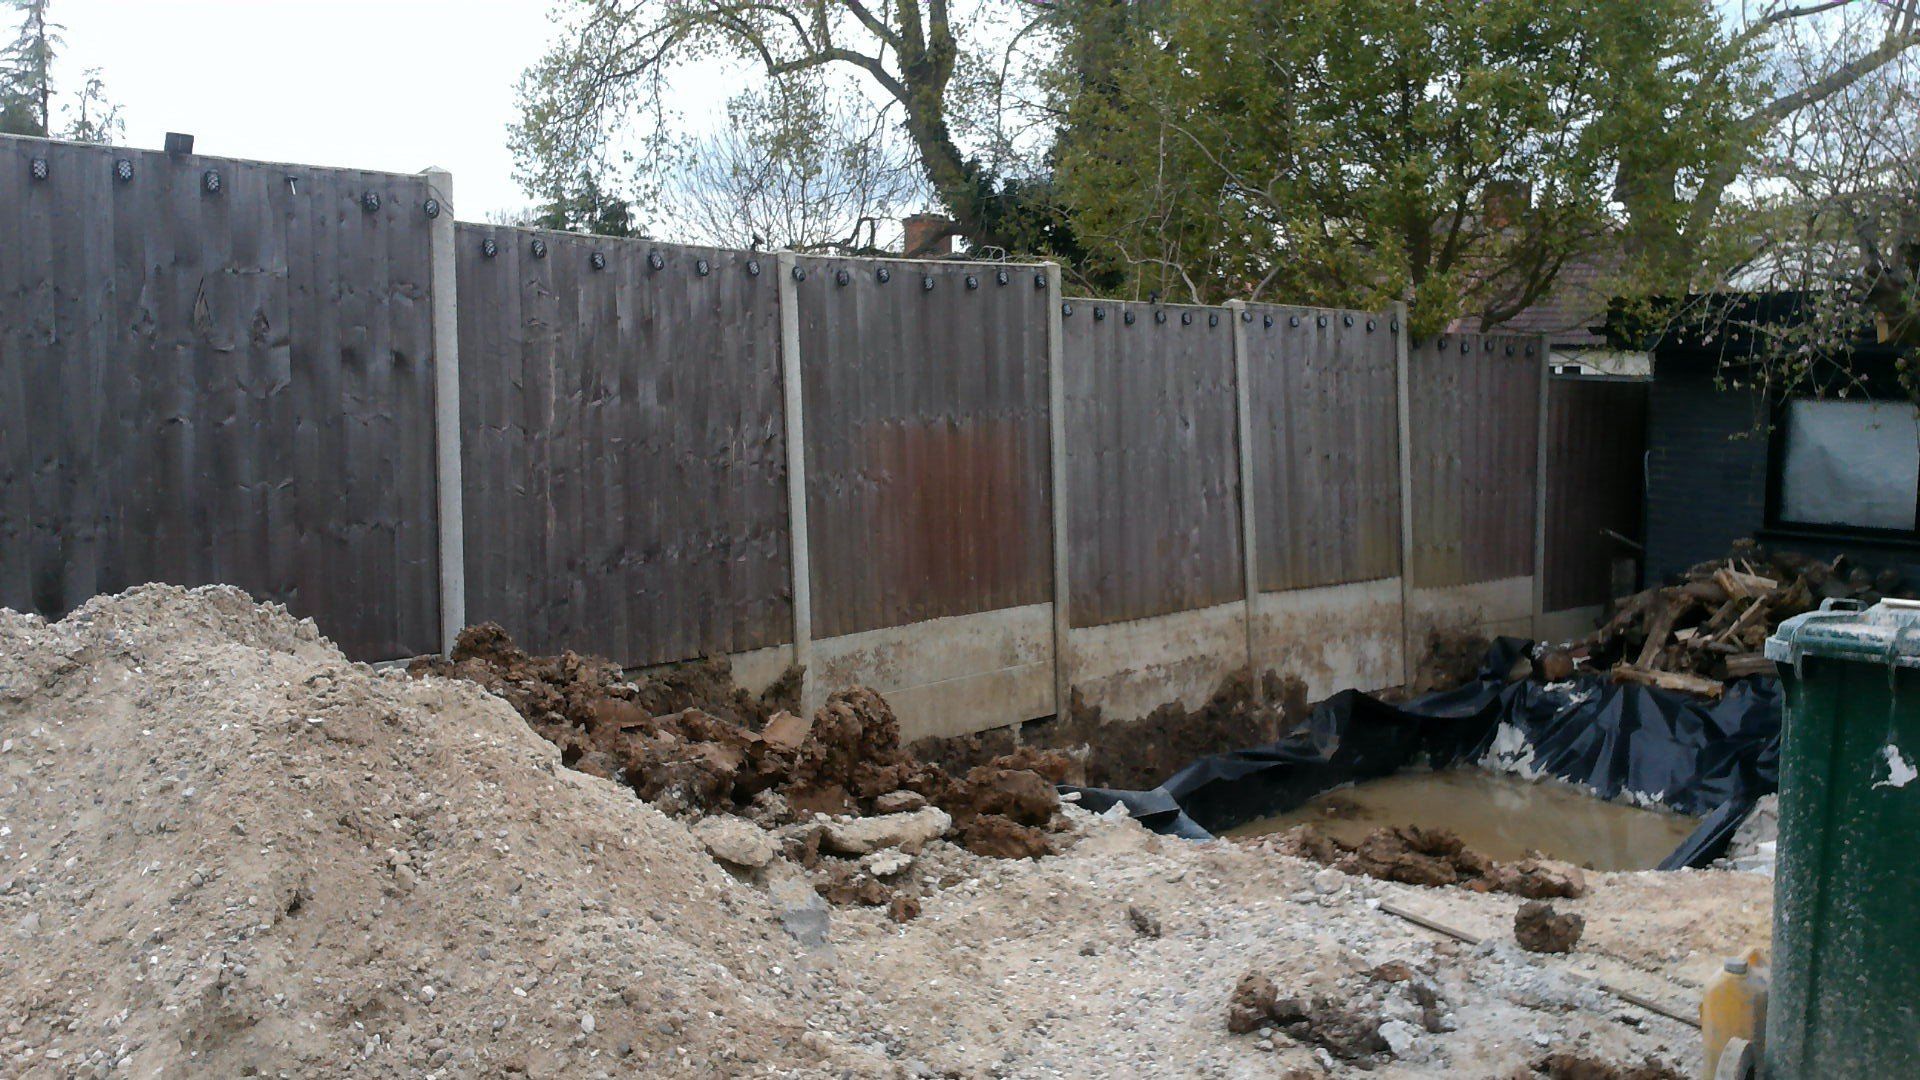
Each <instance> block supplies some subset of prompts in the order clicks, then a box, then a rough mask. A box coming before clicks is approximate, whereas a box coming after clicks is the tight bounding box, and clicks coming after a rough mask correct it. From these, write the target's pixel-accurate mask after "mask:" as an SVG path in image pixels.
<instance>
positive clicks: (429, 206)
mask: <svg viewBox="0 0 1920 1080" xmlns="http://www.w3.org/2000/svg"><path fill="white" fill-rule="evenodd" d="M420 209H422V210H424V211H426V214H427V217H429V218H437V217H439V216H440V200H439V199H436V198H434V197H433V196H431V195H429V196H427V201H426V202H423V203H421V204H420Z"/></svg>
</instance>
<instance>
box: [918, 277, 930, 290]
mask: <svg viewBox="0 0 1920 1080" xmlns="http://www.w3.org/2000/svg"><path fill="white" fill-rule="evenodd" d="M920 291H921V292H932V291H933V275H932V274H922V275H920Z"/></svg>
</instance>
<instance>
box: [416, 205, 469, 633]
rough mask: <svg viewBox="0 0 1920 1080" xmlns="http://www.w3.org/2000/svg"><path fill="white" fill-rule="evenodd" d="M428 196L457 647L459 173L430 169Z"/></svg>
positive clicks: (448, 608) (444, 524)
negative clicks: (432, 208) (433, 204)
mask: <svg viewBox="0 0 1920 1080" xmlns="http://www.w3.org/2000/svg"><path fill="white" fill-rule="evenodd" d="M423 175H425V177H426V180H427V196H428V197H429V198H431V199H434V200H436V201H437V205H438V206H439V207H440V212H439V213H437V214H435V215H434V216H433V217H432V218H430V219H428V225H427V230H428V251H427V258H428V264H429V266H430V267H431V270H430V274H431V278H430V281H429V282H428V286H429V288H431V289H432V290H433V458H434V477H435V485H436V488H437V493H438V500H437V506H436V512H437V514H438V515H439V521H438V528H439V539H440V648H441V651H442V652H445V653H448V654H451V653H452V652H453V641H454V638H456V637H458V636H459V634H460V631H461V630H462V629H464V628H465V627H466V625H467V546H466V521H465V513H466V511H465V509H464V508H463V505H462V501H461V493H460V483H461V478H460V299H459V294H458V293H459V274H458V273H457V272H456V271H455V268H454V260H455V258H456V257H457V256H458V251H457V249H456V245H455V240H454V229H455V227H456V226H455V224H454V219H453V207H454V203H453V174H452V173H450V172H448V171H447V170H445V169H427V170H426V171H425V173H424V174H423Z"/></svg>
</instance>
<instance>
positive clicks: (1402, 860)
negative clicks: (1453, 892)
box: [1252, 825, 1587, 900]
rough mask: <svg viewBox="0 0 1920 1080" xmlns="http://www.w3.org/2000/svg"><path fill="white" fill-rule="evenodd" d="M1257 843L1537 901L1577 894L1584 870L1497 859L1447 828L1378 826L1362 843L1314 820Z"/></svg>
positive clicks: (1349, 866)
mask: <svg viewBox="0 0 1920 1080" xmlns="http://www.w3.org/2000/svg"><path fill="white" fill-rule="evenodd" d="M1252 842H1253V843H1258V844H1262V845H1264V846H1268V847H1270V848H1272V849H1273V850H1275V851H1281V852H1285V853H1286V854H1288V855H1294V856H1297V857H1299V858H1303V859H1309V860H1311V861H1313V862H1317V863H1321V864H1323V865H1326V866H1332V867H1335V868H1337V869H1339V870H1341V871H1343V872H1345V873H1348V874H1364V875H1365V876H1367V877H1370V878H1378V879H1380V880H1381V881H1398V882H1401V883H1402V884H1406V885H1434V886H1458V887H1460V888H1463V889H1470V890H1472V891H1474V892H1504V893H1512V894H1513V895H1515V896H1524V897H1528V898H1530V899H1534V900H1542V899H1547V898H1549V897H1556V896H1564V897H1579V896H1582V895H1585V893H1586V891H1587V879H1586V875H1585V874H1584V873H1582V872H1581V870H1580V868H1579V867H1577V866H1573V865H1572V864H1570V863H1563V862H1557V861H1555V860H1552V859H1543V858H1529V859H1521V860H1518V861H1516V862H1508V863H1502V862H1496V861H1494V860H1492V859H1489V858H1487V857H1486V856H1485V855H1482V854H1480V853H1479V852H1477V851H1473V850H1471V849H1470V848H1468V847H1467V845H1466V843H1465V842H1463V841H1462V840H1461V839H1460V837H1459V836H1457V835H1455V834H1454V833H1452V832H1449V831H1448V830H1446V829H1423V828H1421V827H1419V826H1418V825H1396V826H1393V827H1391V828H1386V829H1375V830H1374V831H1373V832H1371V833H1369V834H1368V835H1367V838H1366V839H1365V840H1362V841H1361V842H1360V843H1358V844H1345V843H1342V842H1340V841H1339V840H1336V839H1334V838H1333V837H1330V836H1328V835H1327V834H1326V833H1323V832H1321V831H1320V830H1318V829H1315V828H1314V827H1313V826H1311V825H1301V826H1298V827H1296V828H1293V829H1289V830H1287V831H1286V832H1284V833H1280V834H1278V835H1277V836H1276V837H1274V838H1272V839H1270V840H1255V841H1252Z"/></svg>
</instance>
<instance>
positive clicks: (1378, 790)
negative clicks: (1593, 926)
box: [1226, 769, 1699, 870]
mask: <svg viewBox="0 0 1920 1080" xmlns="http://www.w3.org/2000/svg"><path fill="white" fill-rule="evenodd" d="M1698 824H1699V820H1698V819H1697V818H1690V817H1685V816H1683V815H1680V814H1669V813H1664V812H1662V811H1658V810H1644V809H1641V808H1639V807H1634V806H1625V805H1622V804H1620V803H1610V802H1602V801H1601V800H1599V799H1596V798H1593V797H1592V796H1590V795H1588V794H1586V793H1584V792H1582V791H1580V790H1579V789H1577V788H1573V787H1569V786H1566V785H1564V784H1556V783H1551V782H1540V783H1535V782H1532V781H1528V780H1524V779H1521V778H1519V777H1516V776H1508V775H1504V774H1499V773H1490V772H1484V771H1482V770H1480V769H1447V770H1445V771H1442V772H1426V771H1408V772H1402V773H1396V774H1394V775H1393V776H1389V777H1386V778H1384V779H1381V780H1374V781H1370V782H1368V783H1365V784H1359V785H1356V786H1354V787H1348V788H1340V789H1338V790H1335V791H1329V792H1327V793H1326V794H1324V795H1320V796H1318V797H1316V798H1314V799H1312V800H1310V801H1309V802H1307V803H1306V804H1305V805H1304V806H1301V807H1299V808H1298V809H1296V810H1293V811H1290V812H1288V813H1285V814H1281V815H1278V816H1276V817H1270V818H1263V819H1261V820H1259V821H1254V822H1249V823H1248V824H1245V825H1241V826H1239V827H1238V828H1234V829H1231V830H1228V832H1227V834H1226V835H1228V836H1231V837H1243V836H1260V835H1264V834H1266V833H1274V832H1282V831H1285V830H1287V829H1291V828H1293V827H1294V826H1295V825H1312V826H1314V827H1316V828H1318V829H1320V830H1321V831H1322V832H1325V833H1326V834H1327V835H1329V836H1331V837H1333V838H1334V839H1336V840H1339V841H1341V842H1342V843H1347V844H1357V843H1359V842H1360V841H1362V840H1364V839H1366V837H1367V834H1368V833H1371V832H1373V831H1374V830H1375V829H1383V828H1387V827H1389V826H1393V825H1419V826H1422V827H1424V828H1436V829H1448V830H1451V831H1453V832H1455V833H1457V834H1459V836H1460V838H1461V839H1462V840H1465V841H1466V843H1467V846H1468V847H1470V848H1472V849H1474V850H1475V851H1478V852H1481V853H1483V854H1485V855H1488V856H1490V857H1492V858H1494V859H1498V860H1500V861H1502V862H1505V861H1510V860H1513V859H1520V858H1525V857H1526V855H1527V853H1528V852H1529V851H1539V852H1542V853H1543V854H1546V855H1548V856H1550V857H1552V858H1555V859H1562V860H1565V861H1567V862H1570V863H1573V864H1575V865H1577V866H1585V867H1589V868H1591V869H1594V870H1647V869H1651V868H1652V867H1654V866H1655V865H1657V864H1658V863H1659V862H1660V860H1661V859H1664V858H1666V856H1667V854H1668V853H1669V852H1671V851H1672V850H1673V849H1674V848H1676V847H1678V846H1680V841H1682V840H1684V839H1686V838H1687V834H1689V833H1691V832H1692V831H1693V829H1694V826H1696V825H1698Z"/></svg>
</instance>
